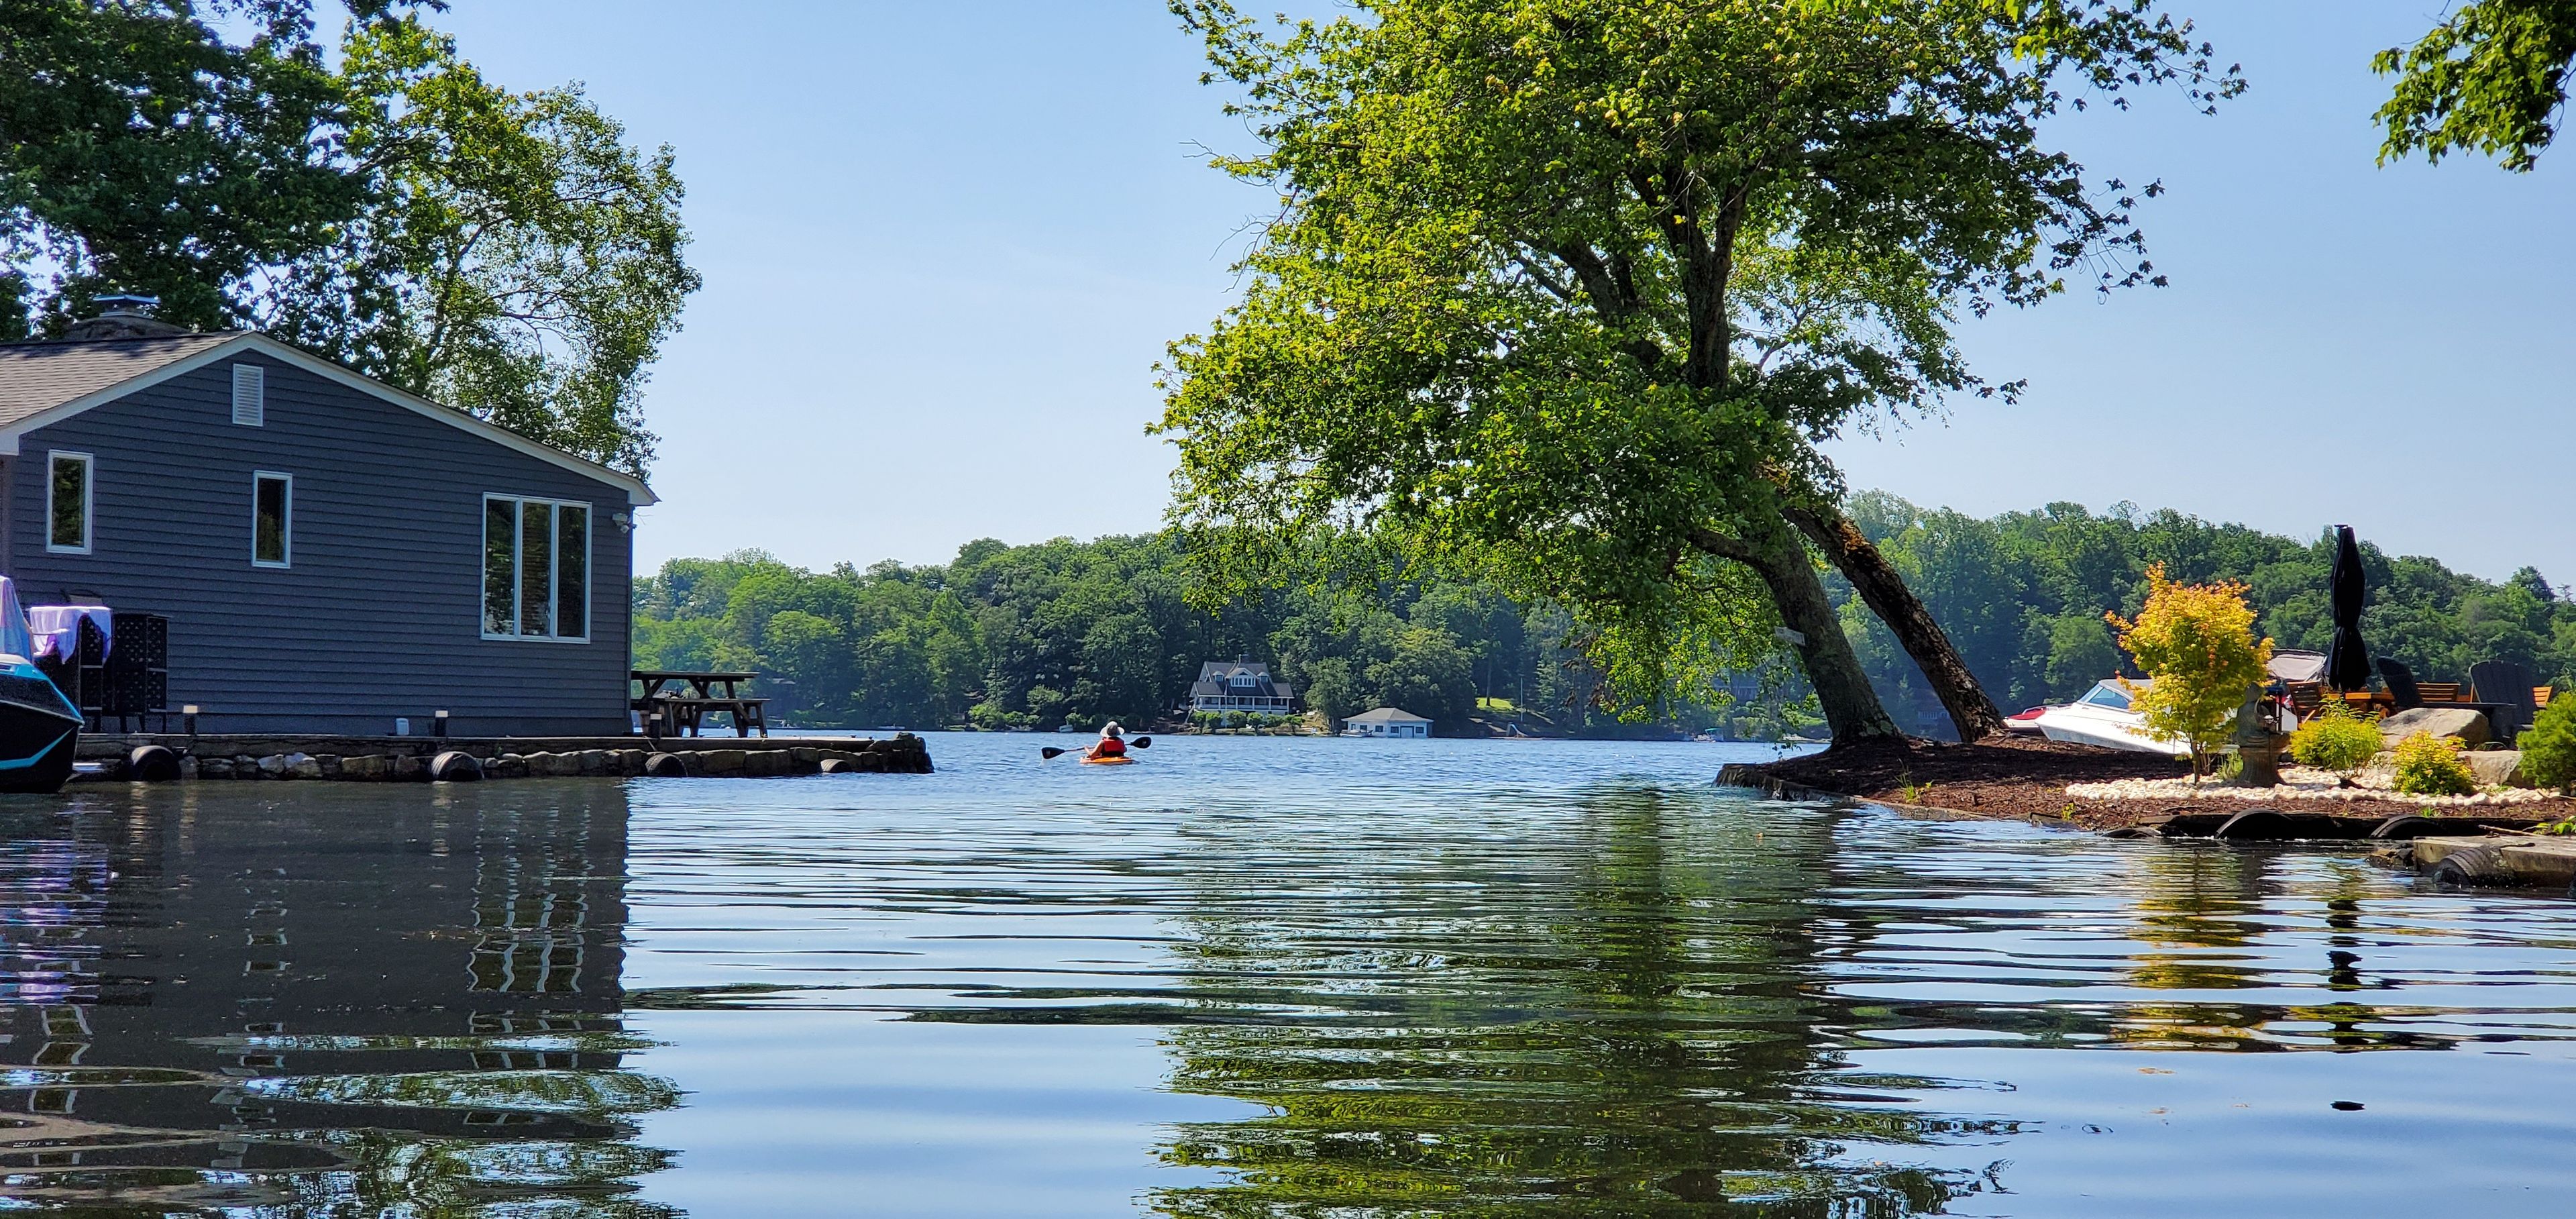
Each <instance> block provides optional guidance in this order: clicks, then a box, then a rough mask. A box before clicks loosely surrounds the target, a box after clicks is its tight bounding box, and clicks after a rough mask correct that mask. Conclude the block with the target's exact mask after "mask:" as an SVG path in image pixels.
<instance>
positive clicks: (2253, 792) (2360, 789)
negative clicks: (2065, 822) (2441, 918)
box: [2066, 766, 2550, 808]
mask: <svg viewBox="0 0 2576 1219" xmlns="http://www.w3.org/2000/svg"><path fill="white" fill-rule="evenodd" d="M2353 782H2354V783H2356V784H2359V786H2357V787H2346V786H2344V785H2343V782H2342V780H2341V778H2340V777H2338V776H2337V775H2336V774H2335V773H2334V772H2333V771H2328V770H2310V769H2308V768H2306V767H2303V766H2284V767H2282V768H2281V785H2280V786H2279V787H2230V786H2228V785H2226V784H2223V783H2217V782H2203V783H2201V784H2200V785H2199V786H2197V787H2195V786H2193V785H2192V782H2191V780H2190V779H2189V778H2188V777H2185V778H2179V779H2117V780H2113V781H2112V782H2109V783H2070V784H2068V785H2067V787H2066V794H2067V795H2070V796H2074V797H2076V798H2077V799H2081V800H2174V799H2193V798H2197V799H2202V800H2247V801H2253V802H2258V803H2261V802H2269V801H2273V800H2368V801H2382V802H2392V803H2405V804H2411V805H2415V806H2417V807H2422V806H2424V805H2428V804H2429V805H2436V806H2440V807H2445V808H2451V807H2476V806H2478V805H2485V804H2537V803H2540V802H2542V801H2545V800H2547V799H2549V798H2550V793H2548V792H2545V791H2538V790H2535V789H2532V788H2527V787H2490V788H2488V789H2486V790H2484V791H2481V792H2478V793H2477V794H2475V795H2470V796H2410V795H2407V794H2405V793H2403V792H2399V791H2395V790H2393V789H2391V788H2390V787H2389V776H2388V772H2387V771H2384V770H2381V771H2364V772H2362V773H2360V774H2358V775H2355V776H2353Z"/></svg>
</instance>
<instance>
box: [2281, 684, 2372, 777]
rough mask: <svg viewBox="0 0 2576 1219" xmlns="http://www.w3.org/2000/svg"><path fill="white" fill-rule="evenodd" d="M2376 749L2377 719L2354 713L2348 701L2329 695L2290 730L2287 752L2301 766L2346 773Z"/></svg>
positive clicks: (2365, 761)
mask: <svg viewBox="0 0 2576 1219" xmlns="http://www.w3.org/2000/svg"><path fill="white" fill-rule="evenodd" d="M2378 753H2379V722H2378V721H2377V720H2376V719H2368V720H2365V719H2363V718H2361V717H2360V716H2358V715H2355V714H2353V710H2352V707H2351V705H2350V704H2347V703H2345V702H2344V701H2343V700H2342V699H2339V698H2328V699H2326V701H2325V705H2324V706H2322V707H2319V708H2317V713H2316V714H2315V715H2312V716H2309V717H2308V722H2306V723H2304V724H2301V725H2299V730H2298V731H2296V732H2293V733H2291V734H2290V756H2291V757H2293V758H2296V759H2298V762H2299V765H2301V766H2313V767H2316V768H2317V769H2319V770H2331V771H2335V772H2337V773H2339V774H2340V773H2346V772H2349V771H2352V770H2355V769H2358V768H2359V767H2361V766H2363V765H2366V764H2368V763H2369V761H2370V759H2372V758H2373V757H2376V756H2378Z"/></svg>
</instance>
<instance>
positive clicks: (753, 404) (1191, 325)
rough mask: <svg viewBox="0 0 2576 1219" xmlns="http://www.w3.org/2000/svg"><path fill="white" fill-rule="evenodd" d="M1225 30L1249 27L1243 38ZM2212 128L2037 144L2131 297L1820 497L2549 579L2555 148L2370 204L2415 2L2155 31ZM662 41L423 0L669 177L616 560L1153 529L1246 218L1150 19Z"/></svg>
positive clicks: (905, 553)
mask: <svg viewBox="0 0 2576 1219" xmlns="http://www.w3.org/2000/svg"><path fill="white" fill-rule="evenodd" d="M1254 7H1256V8H1258V7H1260V6H1258V5H1256V6H1254ZM2168 7H2169V8H2171V9H2173V11H2175V12H2178V13H2181V14H2184V15H2188V16H2193V17H2195V18H2197V19H2198V20H2199V21H2200V22H2201V26H2202V30H2203V32H2204V33H2205V34H2206V35H2207V36H2208V37H2209V38H2211V39H2212V40H2213V41H2215V42H2216V43H2217V44H2218V52H2219V54H2220V56H2221V57H2222V59H2225V60H2231V61H2241V62H2242V63H2243V64H2244V66H2245V71H2246V74H2247V76H2248V78H2249V79H2250V80H2251V81H2252V84H2253V87H2252V89H2251V90H2250V91H2249V92H2248V93H2247V94H2246V95H2245V96H2243V97H2241V98H2239V99H2237V100H2236V101H2234V102H2232V103H2230V104H2228V105H2226V106H2224V107H2222V109H2221V112H2220V114H2218V115H2217V116H2215V117H2204V116H2201V115H2199V114H2197V113H2195V112H2193V111H2191V110H2190V109H2189V108H2188V107H2186V106H2185V105H2183V104H2182V102H2181V100H2180V99H2179V97H2177V96H2169V95H2152V96H2147V97H2143V98H2141V99H2140V102H2141V104H2140V105H2139V106H2138V107H2137V109H2135V110H2133V111H2131V112H2129V113H2125V114H2121V113H2114V112H2110V111H2107V110H2105V109H2096V110H2095V111H2093V112H2092V113H2090V114H2088V115H2086V116H2084V117H2081V118H2075V119H2070V120H2069V121H2067V122H2065V123H2062V124H2060V125H2059V126H2058V128H2057V129H2056V131H2054V132H2053V135H2054V137H2055V138H2057V139H2059V140H2061V141H2063V142H2064V143H2065V145H2066V146H2068V147H2069V148H2071V149H2073V150H2074V151H2075V152H2076V153H2077V154H2078V155H2079V157H2081V158H2082V159H2083V160H2084V161H2085V162H2086V163H2087V164H2088V166H2090V168H2091V169H2092V170H2093V171H2094V173H2095V174H2096V176H2111V175H2118V176H2121V177H2124V178H2126V179H2128V180H2130V181H2131V182H2143V181H2147V180H2150V179H2159V178H2160V179H2162V180H2163V182H2164V183H2165V184H2166V186H2167V187H2169V188H2170V191H2171V193H2169V194H2167V195H2166V196H2165V197H2164V198H2162V199H2158V200H2155V201H2152V202H2151V203H2149V204H2148V206H2147V207H2146V208H2145V210H2144V211H2142V212H2141V214H2140V220H2141V223H2142V225H2143V227H2144V228H2145V230H2146V233H2147V236H2148V240H2149V242H2150V249H2151V253H2152V255H2153V257H2154V258H2155V261H2156V264H2157V266H2158V269H2160V270H2162V271H2163V272H2165V273H2166V274H2168V275H2169V276H2171V277H2172V280H2173V286H2171V287H2169V288H2166V289H2163V290H2158V291H2149V290H2133V291H2128V292H2123V293H2118V294H2115V295H2114V296H2112V297H2110V298H2109V299H2107V300H2104V299H2098V298H2096V297H2094V296H2091V295H2087V294H2078V295H2072V296H2068V297H2062V298H2060V299H2058V300H2055V301H2052V302H2050V303H2048V304H2046V305H2044V306H2042V307H2040V308H2038V309H2036V310H2031V311H2027V312H2020V313H2015V314H2011V315H2005V316H1997V317H1994V318H1989V319H1985V320H1982V321H1978V322H1975V323H1972V324H1970V325H1968V326H1966V327H1964V328H1963V331H1962V337H1963V344H1964V346H1965V348H1966V350H1967V351H1968V353H1969V354H1970V356H1971V357H1972V358H1973V360H1974V361H1975V363H1976V365H1977V367H1978V369H1979V371H1980V372H1982V373H1984V374H1985V375H1986V376H1987V377H1989V378H1990V379H1994V380H2010V379H2014V378H2027V379H2028V380H2029V382H2030V390H2029V393H2028V395H2027V396H2026V397H2025V398H2024V399H2023V401H2022V402H2020V403H2019V404H2017V405H2012V406H2004V405H1999V404H1995V403H1990V402H1974V401H1972V402H1963V403H1960V404H1958V405H1957V407H1956V408H1955V410H1954V411H1953V412H1952V414H1951V415H1950V417H1949V418H1948V419H1947V420H1945V421H1936V422H1930V423H1923V424H1917V425H1915V426H1912V427H1910V428H1905V429H1900V430H1897V431H1894V432H1891V433H1889V434H1888V435H1887V436H1886V437H1885V438H1883V439H1854V440H1851V441H1848V442H1844V443H1841V444H1838V445H1837V446H1836V448H1835V449H1834V456H1835V458H1836V459H1837V460H1838V461H1839V462H1840V463H1841V464H1842V465H1843V467H1844V469H1845V470H1846V471H1847V472H1848V473H1849V475H1850V477H1851V481H1852V484H1853V485H1854V486H1856V487H1880V488H1884V489H1886V490H1889V491H1892V492H1895V493H1897V494H1900V495H1903V496H1905V497H1907V498H1909V499H1912V500H1914V501H1916V502H1918V503H1922V504H1926V505H1933V506H1950V507H1955V508H1958V509H1960V510H1962V511H1967V512H1973V513H1976V514H1979V515H1985V514H1990V513H1994V512H1999V511H2004V510H2006V509H2012V508H2023V507H2032V506H2036V505H2039V504H2043V503H2047V502H2050V501H2054V500H2073V501H2076V502H2079V503H2084V504H2087V505H2090V506H2092V507H2094V508H2096V509H2099V508H2102V507H2105V506H2107V505H2109V504H2110V503H2112V502H2114V501H2117V500H2122V499H2126V500H2131V501H2134V502H2136V503H2138V504H2140V505H2143V506H2145V507H2148V508H2155V507H2159V506H2168V505H2169V506H2172V507H2176V508H2180V509H2182V510H2184V511H2187V512H2192V513H2195V514H2197V515H2200V516H2204V517H2209V518H2212V519H2219V520H2241V521H2244V522H2247V523H2249V524H2253V525H2256V526H2259V527H2262V528H2266V529H2271V530H2276V531H2280V532H2286V533H2292V534H2297V535H2301V536H2306V535H2309V534H2312V533H2313V532H2314V531H2316V530H2318V529H2320V528H2323V527H2324V526H2326V525H2329V524H2333V523H2337V522H2347V523H2350V524H2352V525H2354V526H2355V527H2356V528H2357V529H2359V530H2360V532H2361V534H2362V536H2363V537H2364V538H2366V539H2369V540H2371V541H2374V542H2376V543H2378V544H2379V545H2381V546H2382V547H2385V548H2387V549H2389V550H2392V551H2396V552H2400V553H2418V554H2432V555H2435V556H2438V557H2440V558H2442V559H2443V560H2445V561H2446V562H2449V563H2450V564H2452V565H2453V566H2455V567H2458V568H2461V569H2464V570H2468V571H2473V572H2476V573H2479V574H2481V575H2486V576H2489V577H2501V576H2503V575H2505V574H2506V573H2508V572H2510V571H2511V570H2512V569H2513V568H2515V567H2517V566H2520V565H2522V564H2526V563H2529V564H2535V565H2537V566H2539V567H2540V569H2541V570H2542V571H2543V572H2544V573H2546V574H2547V575H2548V576H2549V577H2550V578H2551V579H2552V580H2553V581H2559V582H2566V581H2571V580H2576V494H2571V483H2576V479H2571V477H2570V476H2571V474H2576V470H2571V466H2576V410H2571V409H2570V408H2571V407H2572V406H2576V389H2571V388H2570V377H2569V373H2570V365H2571V357H2572V356H2576V342H2571V341H2570V338H2569V337H2568V332H2569V329H2570V326H2569V323H2570V316H2571V315H2570V310H2569V308H2568V289H2569V284H2570V272H2571V271H2576V223H2571V220H2576V206H2571V205H2576V178H2571V174H2576V165H2571V162H2576V140H2571V141H2569V143H2568V145H2567V146H2566V147H2564V148H2562V149H2560V150H2559V151H2558V152H2557V153H2556V154H2554V155H2553V156H2551V157H2547V158H2544V160H2543V162H2542V168H2541V169H2540V170H2539V172H2537V173H2533V174H2528V175H2513V174H2506V173H2504V172H2502V171H2500V170H2497V169H2495V168H2494V167H2493V166H2492V164H2490V163H2488V162H2485V161H2483V160H2480V159H2475V158H2471V159H2462V160H2454V161H2450V162H2446V163H2445V164H2444V165H2442V166H2441V167H2439V168H2428V167H2426V166H2424V165H2423V164H2422V163H2420V162H2416V163H2410V164H2406V165H2400V166H2393V167H2390V168H2386V169H2380V168H2375V167H2374V165H2373V156H2374V153H2375V151H2376V149H2377V144H2378V141H2377V138H2376V135H2375V131H2374V129H2373V127H2372V125H2371V123H2370V118H2369V116H2370V112H2371V110H2372V109H2373V108H2374V107H2375V106H2376V105H2377V104H2378V101H2379V98H2380V96H2381V93H2382V90H2383V89H2384V87H2385V86H2384V84H2382V83H2381V82H2380V81H2378V80H2377V79H2376V78H2374V77H2372V76H2371V75H2370V73H2369V71H2368V68H2367V62H2368V57H2369V54H2370V52H2371V51H2373V50H2375V49H2377V48H2380V47H2383V46H2387V45H2391V44H2393V43H2396V42H2399V41H2403V40H2406V39H2408V38H2410V37H2412V36H2413V35H2414V34H2417V33H2420V32H2421V31H2422V30H2423V29H2424V28H2425V26H2427V25H2428V24H2429V23H2430V22H2431V20H2432V19H2433V17H2434V16H2435V15H2436V13H2437V12H2438V7H2439V6H2438V3H2437V0H2298V2H2294V0H2224V2H2221V0H2197V2H2184V3H2176V4H2169V5H2168ZM707 13H708V10H706V9H705V8H704V7H703V6H700V5H696V4H690V5H682V4H676V3H650V2H639V0H614V2H609V0H547V2H545V3H525V2H520V3H509V4H502V3H497V2H495V0H456V3H455V6H454V8H452V9H451V10H450V11H449V12H448V13H447V14H445V15H444V16H443V17H441V18H439V23H440V24H441V25H443V26H444V27H446V28H448V29H451V30H453V31H455V32H456V34H457V35H458V37H459V40H460V42H461V44H462V49H463V50H464V52H465V54H466V55H467V56H468V57H469V58H471V59H473V60H474V61H475V62H476V63H478V64H479V65H481V66H482V67H483V68H484V69H485V71H486V72H487V73H489V74H490V75H491V76H493V77H494V78H495V79H497V80H500V81H502V82H505V83H507V84H509V85H511V86H513V87H519V88H534V87H539V86H544V85H550V84H556V83H560V82H564V81H568V80H578V81H582V82H584V83H585V84H586V85H587V86H588V87H589V89H590V92H591V94H592V96H593V97H595V98H596V99H597V100H598V102H599V103H600V104H601V106H602V107H603V108H604V109H606V110H607V111H608V112H610V113H611V114H614V115H616V116H617V117H619V118H620V119H622V120H624V121H625V122H626V123H627V124H628V126H629V128H630V130H631V132H632V134H633V135H634V136H635V137H636V138H637V139H639V140H641V141H644V142H648V143H661V142H668V143H670V144H672V145H673V146H674V147H675V148H676V149H677V150H678V153H679V158H680V170H681V173H682V175H683V176H684V177H685V179H686V180H687V182H688V184H689V203H688V220H689V224H690V226H691V228H692V230H693V231H694V232H695V234H696V245H695V246H694V248H693V251H692V259H693V261H694V262H695V264H696V265H697V266H698V267H699V269H700V270H701V271H702V272H704V274H705V276H706V288H705V290H704V291H703V292H701V293H700V294H699V295H698V296H697V297H696V298H695V299H694V300H693V301H692V303H691V305H690V307H689V311H688V315H687V319H686V323H687V329H686V330H685V331H684V332H683V333H681V334H680V335H679V336H678V337H677V338H676V339H675V340H674V341H673V342H672V343H671V345H670V347H669V348H668V350H667V352H666V354H665V356H664V359H663V361H662V363H661V365H660V366H659V368H658V369H657V370H656V372H655V375H654V380H653V384H652V387H651V389H650V391H649V395H648V398H647V410H648V413H649V415H650V417H651V420H652V424H653V426H654V427H655V429H656V430H658V431H659V432H660V433H661V434H662V437H663V441H662V456H661V459H660V463H659V465H658V467H657V468H656V471H655V476H654V484H655V486H656V488H657V489H658V490H659V491H660V492H661V494H662V496H663V499H664V503H663V504H662V505H660V506H658V507H656V508H653V509H651V510H649V511H648V512H647V514H646V515H645V517H644V520H643V528H642V529H640V530H639V531H638V534H637V541H638V544H639V554H638V559H639V562H641V563H643V564H646V565H652V564H658V563H659V562H660V561H661V560H662V559H664V558H668V557H671V556H675V555H712V554H717V553H722V552H724V551H728V550H732V549H736V548H740V547H753V546H756V547H761V548H765V549H767V550H770V551H772V552H774V553H776V554H777V555H779V556H780V557H782V558H785V559H787V560H789V561H791V562H794V563H799V564H803V565H809V566H821V565H828V564H830V563H834V562H838V561H843V560H848V561H851V562H855V563H859V564H863V565H864V564H866V563H869V562H872V561H874V560H877V559H881V558H895V559H901V560H905V561H913V562H918V561H935V560H940V559H944V558H946V557H948V556H949V555H951V554H953V553H954V552H955V550H956V548H957V547H958V546H959V545H960V544H962V543H964V542H966V541H968V540H971V539H973V538H977V537H984V536H991V537H998V538H1002V539H1004V540H1006V541H1012V542H1026V541H1036V540H1041V539H1044V538H1048V537H1054V536H1060V535H1072V536H1078V537H1087V536H1091V535H1094V534H1099V533H1107V532H1133V531H1142V530H1147V529H1151V528H1154V527H1155V526H1156V525H1157V524H1158V522H1159V521H1160V518H1161V513H1162V509H1163V505H1164V503H1165V501H1166V499H1167V497H1168V491H1169V472H1170V469H1171V464H1172V462H1171V455H1170V450H1169V449H1168V447H1167V446H1166V445H1164V444H1163V442H1161V441H1158V440H1156V439H1153V438H1151V437H1148V436H1146V435H1145V434H1144V427H1145V425H1146V423H1147V422H1149V421H1150V420H1151V419H1153V418H1154V417H1155V415H1156V414H1157V412H1158V405H1159V404H1158V399H1157V396H1156V394H1155V391H1154V389H1153V384H1152V382H1153V374H1152V365H1153V363H1154V361H1155V359H1156V358H1157V357H1158V356H1159V355H1160V354H1161V352H1162V349H1163V345H1164V343H1166V342H1168V341H1169V340H1170V339H1172V338H1174V337H1176V336H1179V335H1182V334H1185V333H1188V332H1190V331H1192V330H1195V329H1198V328H1200V327H1202V326H1204V325H1205V324H1206V323H1207V321H1208V320H1209V319H1211V318H1213V317H1214V316H1215V315H1216V314H1217V313H1218V312H1219V311H1221V310H1222V309H1223V308H1224V306H1225V304H1226V302H1227V300H1228V298H1229V295H1230V293H1231V291H1232V289H1233V286H1234V285H1233V280H1232V277H1231V276H1230V274H1229V272H1228V270H1227V268H1228V265H1229V264H1230V263H1231V261H1232V259H1233V256H1234V254H1235V253H1237V252H1239V250H1240V248H1241V247H1240V242H1241V240H1242V238H1241V233H1242V230H1243V226H1244V225H1245V224H1246V223H1247V222H1248V221H1249V220H1250V219H1251V218H1252V217H1254V216H1255V215H1256V214H1258V213H1259V211H1260V209H1261V207H1262V205H1263V203H1264V195H1263V194H1262V192H1259V191H1257V190H1254V189H1252V188H1248V187H1244V186H1240V185H1237V184H1235V183H1232V182H1230V181H1227V180H1226V179H1224V178H1223V177H1221V176H1220V175H1218V174H1217V173H1216V172H1215V171H1213V170H1209V169H1207V168H1205V167H1204V164H1203V161H1204V158H1203V156H1202V155H1201V154H1200V153H1199V152H1198V151H1197V149H1198V148H1199V146H1202V145H1217V146H1232V147H1240V146H1241V145H1242V144H1243V141H1244V136H1243V133H1242V129H1241V128H1240V126H1239V125H1237V124H1235V123H1233V122H1232V121H1230V120H1228V119H1226V118H1225V117H1224V116H1222V115H1221V114H1219V113H1218V106H1219V104H1220V102H1221V101H1222V97H1221V95H1220V94H1219V93H1218V92H1217V91H1216V90H1212V89H1207V88H1202V87H1201V86H1200V85H1199V84H1198V83H1197V78H1198V72H1199V68H1200V64H1199V60H1198V54H1197V46H1196V44H1195V43H1194V42H1193V41H1192V40H1191V39H1190V38H1188V37H1186V36H1185V35H1183V34H1182V33H1181V32H1179V31H1178V30H1177V29H1176V28H1175V26H1174V24H1173V22H1172V20H1171V19H1170V17H1169V16H1167V15H1166V14H1165V13H1164V11H1163V8H1162V5H1161V4H1160V3H1159V2H1158V0H1052V2H1039V3H1019V2H1011V0H987V2H984V3H978V4H971V5H968V4H922V3H789V2H785V0H782V2H779V3H769V4H737V5H730V6H727V7H726V8H725V10H724V15H723V18H722V19H721V20H712V21H711V20H708V18H707Z"/></svg>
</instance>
